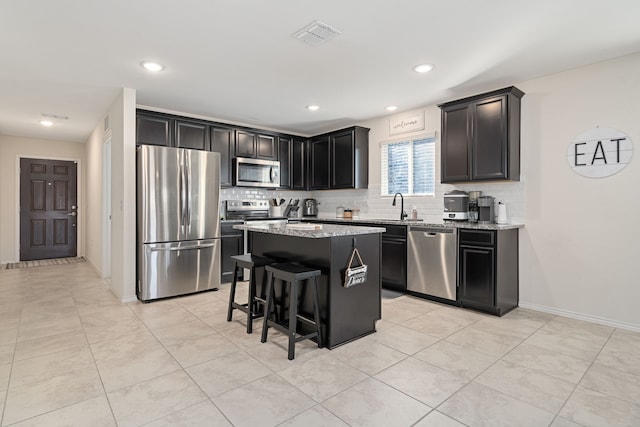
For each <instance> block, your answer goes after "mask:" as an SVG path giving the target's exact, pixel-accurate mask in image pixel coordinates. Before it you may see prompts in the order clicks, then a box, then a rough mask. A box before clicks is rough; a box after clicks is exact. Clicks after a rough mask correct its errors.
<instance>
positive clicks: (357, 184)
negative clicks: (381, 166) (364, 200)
mask: <svg viewBox="0 0 640 427" xmlns="http://www.w3.org/2000/svg"><path fill="white" fill-rule="evenodd" d="M329 138H330V141H331V184H330V187H331V188H332V189H334V188H335V189H339V188H367V186H368V184H369V129H366V128H363V127H360V126H355V127H352V128H349V129H345V130H343V131H340V132H337V133H334V134H331V135H330V137H329Z"/></svg>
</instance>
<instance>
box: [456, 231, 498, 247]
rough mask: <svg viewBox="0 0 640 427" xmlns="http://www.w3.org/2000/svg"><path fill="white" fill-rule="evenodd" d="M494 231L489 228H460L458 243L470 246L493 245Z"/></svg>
mask: <svg viewBox="0 0 640 427" xmlns="http://www.w3.org/2000/svg"><path fill="white" fill-rule="evenodd" d="M495 238H496V233H495V231H491V230H467V229H464V228H463V229H460V237H459V239H458V241H459V243H460V245H470V246H494V245H495Z"/></svg>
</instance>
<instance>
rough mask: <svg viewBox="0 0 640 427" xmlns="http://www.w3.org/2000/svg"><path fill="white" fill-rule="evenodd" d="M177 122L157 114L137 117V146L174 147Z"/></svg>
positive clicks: (138, 115) (141, 114)
mask: <svg viewBox="0 0 640 427" xmlns="http://www.w3.org/2000/svg"><path fill="white" fill-rule="evenodd" d="M174 122H175V120H174V119H172V118H169V117H165V116H160V115H157V114H153V113H151V114H143V113H138V114H137V115H136V144H137V145H141V144H145V145H162V146H165V147H172V146H173V124H174Z"/></svg>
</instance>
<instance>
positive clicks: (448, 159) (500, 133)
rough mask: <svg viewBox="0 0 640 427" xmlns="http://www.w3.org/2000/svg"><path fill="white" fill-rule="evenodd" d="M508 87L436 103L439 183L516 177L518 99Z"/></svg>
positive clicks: (520, 93) (515, 89)
mask: <svg viewBox="0 0 640 427" xmlns="http://www.w3.org/2000/svg"><path fill="white" fill-rule="evenodd" d="M523 95H524V92H522V91H521V90H519V89H518V88H516V87H514V86H511V87H508V88H505V89H500V90H496V91H493V92H489V93H485V94H482V95H477V96H473V97H470V98H465V99H460V100H457V101H452V102H447V103H445V104H442V105H440V108H442V145H441V161H442V163H441V166H442V168H441V174H442V175H441V178H442V182H443V183H445V182H468V181H495V180H510V181H519V180H520V99H521V98H522V96H523Z"/></svg>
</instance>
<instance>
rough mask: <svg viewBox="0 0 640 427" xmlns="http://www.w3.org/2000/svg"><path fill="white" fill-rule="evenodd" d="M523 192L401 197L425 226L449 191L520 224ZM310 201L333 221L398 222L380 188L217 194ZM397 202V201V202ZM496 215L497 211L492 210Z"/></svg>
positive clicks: (487, 186)
mask: <svg viewBox="0 0 640 427" xmlns="http://www.w3.org/2000/svg"><path fill="white" fill-rule="evenodd" d="M524 188H525V179H524V176H522V177H521V181H518V182H495V183H494V182H492V183H477V184H471V183H469V184H456V185H450V184H439V183H436V193H435V195H434V196H405V198H404V209H405V211H406V212H407V213H409V214H410V213H411V209H412V207H413V206H415V207H416V209H417V211H418V218H420V219H423V220H425V221H429V222H440V221H442V212H443V196H444V193H446V192H448V191H451V190H462V191H473V190H479V191H482V194H483V195H485V196H493V197H494V198H495V202H496V203H498V202H502V203H504V204H506V205H507V216H508V219H509V222H512V223H522V222H524V213H525V206H524ZM310 197H313V198H315V199H317V200H318V203H319V204H318V211H319V216H321V217H334V216H335V214H336V208H337V207H338V206H342V207H344V208H348V209H360V218H364V219H367V218H369V219H374V218H384V219H399V218H400V206H399V203H398V206H392V205H391V202H392V200H393V198H392V197H389V196H384V197H383V196H381V195H380V184H369V188H368V189H366V190H324V191H308V192H306V191H288V190H262V189H253V188H243V187H234V188H225V189H222V191H221V200H228V199H271V198H277V199H285V200H287V201H288V200H289V199H300V202H301V203H302V200H303V199H305V198H310ZM398 202H399V201H398ZM496 212H497V209H496Z"/></svg>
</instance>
